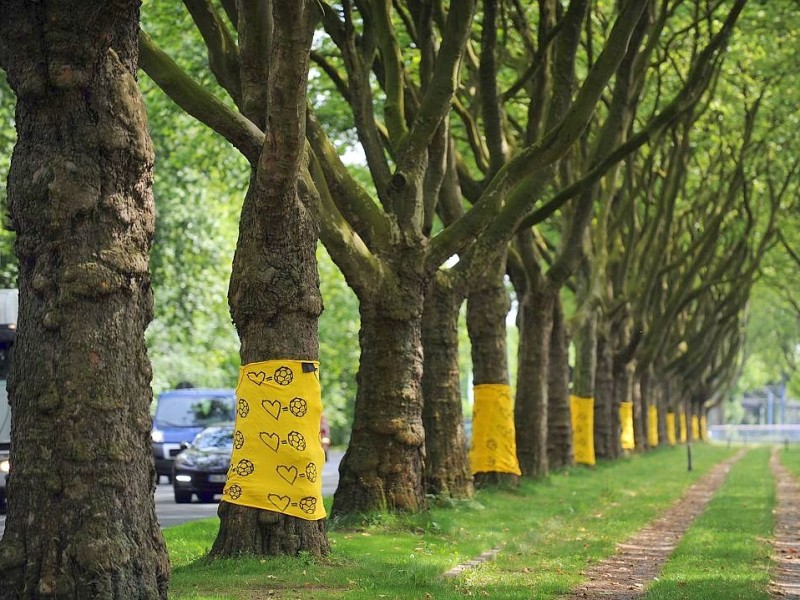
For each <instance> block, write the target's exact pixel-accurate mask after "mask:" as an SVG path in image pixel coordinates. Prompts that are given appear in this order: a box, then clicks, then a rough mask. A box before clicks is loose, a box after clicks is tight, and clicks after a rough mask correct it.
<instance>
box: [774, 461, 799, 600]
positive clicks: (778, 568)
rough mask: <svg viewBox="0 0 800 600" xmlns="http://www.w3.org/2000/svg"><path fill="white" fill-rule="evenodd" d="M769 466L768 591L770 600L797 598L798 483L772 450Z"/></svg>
mask: <svg viewBox="0 0 800 600" xmlns="http://www.w3.org/2000/svg"><path fill="white" fill-rule="evenodd" d="M769 466H770V468H771V469H772V474H773V475H774V476H775V481H776V486H777V488H776V490H777V497H776V499H775V540H774V541H773V554H772V560H773V561H774V562H775V566H774V567H773V569H772V572H771V579H772V581H771V582H770V585H769V591H770V594H771V595H772V597H773V598H784V599H788V598H792V599H800V483H798V481H797V479H796V478H795V477H793V476H792V474H791V473H789V471H787V470H786V469H785V468H784V467H783V465H782V464H781V463H780V460H779V459H778V452H777V449H773V450H772V456H771V457H770V459H769Z"/></svg>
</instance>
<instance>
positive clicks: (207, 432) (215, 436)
mask: <svg viewBox="0 0 800 600" xmlns="http://www.w3.org/2000/svg"><path fill="white" fill-rule="evenodd" d="M192 446H194V447H195V448H200V449H203V450H208V449H218V450H230V449H231V448H233V428H232V427H209V428H208V429H204V430H203V431H201V432H200V433H198V434H197V437H196V438H194V441H193V442H192Z"/></svg>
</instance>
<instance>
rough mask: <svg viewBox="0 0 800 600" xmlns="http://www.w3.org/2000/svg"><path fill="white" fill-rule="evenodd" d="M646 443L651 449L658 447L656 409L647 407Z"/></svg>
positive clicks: (652, 406) (651, 406)
mask: <svg viewBox="0 0 800 600" xmlns="http://www.w3.org/2000/svg"><path fill="white" fill-rule="evenodd" d="M647 443H648V444H650V447H651V448H655V447H656V446H658V408H656V407H655V406H654V405H652V404H651V405H650V406H648V407H647Z"/></svg>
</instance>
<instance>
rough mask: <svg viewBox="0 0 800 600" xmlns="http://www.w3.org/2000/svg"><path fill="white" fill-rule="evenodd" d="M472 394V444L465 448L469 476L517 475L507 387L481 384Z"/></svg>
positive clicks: (511, 408)
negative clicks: (479, 474)
mask: <svg viewBox="0 0 800 600" xmlns="http://www.w3.org/2000/svg"><path fill="white" fill-rule="evenodd" d="M473 391H474V395H475V403H474V405H473V407H472V440H471V442H470V448H469V461H470V465H471V468H472V474H473V475H474V474H476V473H513V474H514V475H521V474H522V471H520V469H519V461H518V460H517V439H516V434H515V432H514V401H513V399H512V398H511V386H509V385H505V384H500V383H482V384H478V385H476V386H475V387H474V388H473Z"/></svg>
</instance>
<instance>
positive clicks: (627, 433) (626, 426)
mask: <svg viewBox="0 0 800 600" xmlns="http://www.w3.org/2000/svg"><path fill="white" fill-rule="evenodd" d="M619 422H620V424H621V425H622V433H621V435H620V442H622V449H623V450H633V449H634V448H636V440H635V438H634V436H633V402H620V403H619Z"/></svg>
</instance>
